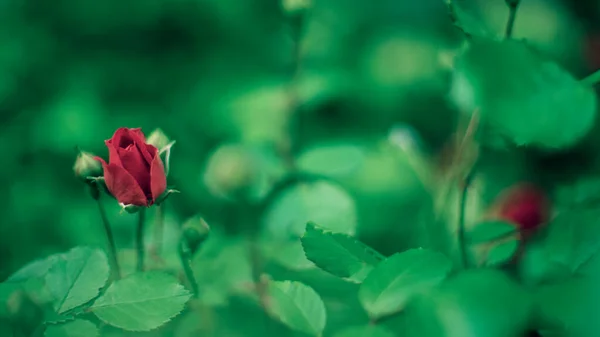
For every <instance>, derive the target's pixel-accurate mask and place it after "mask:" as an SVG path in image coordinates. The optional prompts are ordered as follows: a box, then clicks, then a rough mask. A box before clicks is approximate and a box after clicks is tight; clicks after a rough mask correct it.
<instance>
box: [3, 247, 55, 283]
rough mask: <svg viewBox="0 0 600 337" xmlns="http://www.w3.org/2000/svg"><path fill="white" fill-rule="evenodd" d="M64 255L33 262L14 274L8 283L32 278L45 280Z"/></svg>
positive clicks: (51, 256)
mask: <svg viewBox="0 0 600 337" xmlns="http://www.w3.org/2000/svg"><path fill="white" fill-rule="evenodd" d="M63 255H64V254H62V253H60V254H53V255H50V256H48V257H46V258H44V259H40V260H35V261H32V262H30V263H28V264H26V265H25V266H23V267H22V268H21V269H19V270H17V271H16V272H15V273H13V274H12V275H11V276H10V277H9V278H8V279H7V280H6V281H7V282H21V281H25V280H28V279H31V278H43V277H44V276H46V274H47V273H48V270H50V267H52V266H53V265H54V264H55V263H56V262H57V261H59V260H60V259H61V257H62V256H63Z"/></svg>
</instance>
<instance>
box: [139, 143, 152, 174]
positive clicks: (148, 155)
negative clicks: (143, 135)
mask: <svg viewBox="0 0 600 337" xmlns="http://www.w3.org/2000/svg"><path fill="white" fill-rule="evenodd" d="M135 146H137V148H138V151H140V154H141V155H142V156H143V157H144V160H145V161H146V164H148V168H150V166H151V165H152V160H153V159H154V156H153V155H152V154H151V153H150V151H148V145H147V144H146V143H137V142H136V143H135Z"/></svg>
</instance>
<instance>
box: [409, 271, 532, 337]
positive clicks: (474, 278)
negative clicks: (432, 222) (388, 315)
mask: <svg viewBox="0 0 600 337" xmlns="http://www.w3.org/2000/svg"><path fill="white" fill-rule="evenodd" d="M529 293H530V291H528V290H526V289H524V288H523V287H521V286H520V285H519V284H518V283H516V282H515V281H514V280H512V278H511V277H508V276H507V275H506V274H504V273H503V272H501V271H499V270H497V269H491V268H489V269H470V270H466V271H463V272H461V273H459V274H458V275H456V276H453V277H451V278H449V279H448V280H447V281H445V282H444V283H443V284H442V285H441V286H440V287H438V288H436V289H434V290H433V291H432V292H431V293H429V294H426V295H424V296H422V297H419V299H417V300H415V302H414V304H412V305H411V307H410V309H409V310H406V316H405V320H404V322H405V324H406V326H403V327H402V330H400V331H402V336H403V337H404V336H406V337H481V336H485V337H507V336H522V335H523V333H524V332H525V331H526V329H527V327H528V324H530V319H531V309H532V305H531V303H532V301H531V298H530V296H529ZM523 336H524V335H523Z"/></svg>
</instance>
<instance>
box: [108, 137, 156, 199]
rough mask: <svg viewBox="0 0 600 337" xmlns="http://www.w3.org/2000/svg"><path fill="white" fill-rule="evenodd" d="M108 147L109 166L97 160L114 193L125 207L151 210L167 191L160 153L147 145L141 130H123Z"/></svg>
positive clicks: (110, 141) (109, 187)
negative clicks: (131, 206) (145, 207)
mask: <svg viewBox="0 0 600 337" xmlns="http://www.w3.org/2000/svg"><path fill="white" fill-rule="evenodd" d="M104 143H105V144H106V147H108V154H109V162H108V163H106V161H104V159H102V158H99V157H96V159H97V160H99V161H100V162H101V163H102V167H103V169H104V181H105V183H106V187H107V188H108V190H109V191H110V193H111V194H112V195H113V196H114V197H115V198H116V199H117V201H119V203H121V204H123V205H134V206H150V205H152V204H154V202H155V201H156V200H157V199H158V198H159V197H160V195H161V194H163V192H164V191H165V190H166V188H167V177H166V175H165V169H164V165H163V162H162V160H161V159H160V156H159V153H158V149H157V148H156V147H154V146H153V145H150V144H148V143H147V142H146V137H145V136H144V133H143V132H142V130H141V129H140V128H133V129H130V128H119V129H118V130H117V131H116V132H115V133H114V135H113V136H112V138H111V139H108V140H106V141H105V142H104Z"/></svg>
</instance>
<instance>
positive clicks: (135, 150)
mask: <svg viewBox="0 0 600 337" xmlns="http://www.w3.org/2000/svg"><path fill="white" fill-rule="evenodd" d="M118 152H119V157H120V159H121V163H122V165H121V167H123V168H124V169H125V170H126V171H127V172H128V173H129V174H130V175H131V176H132V177H133V178H134V179H135V180H136V181H137V183H138V185H139V186H140V187H141V189H142V191H144V195H147V196H150V195H151V191H150V165H148V164H147V163H146V161H145V159H144V158H143V157H142V153H141V152H140V150H139V147H138V146H137V145H133V144H132V145H130V146H128V147H127V148H126V149H119V150H118ZM117 166H118V165H117Z"/></svg>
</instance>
